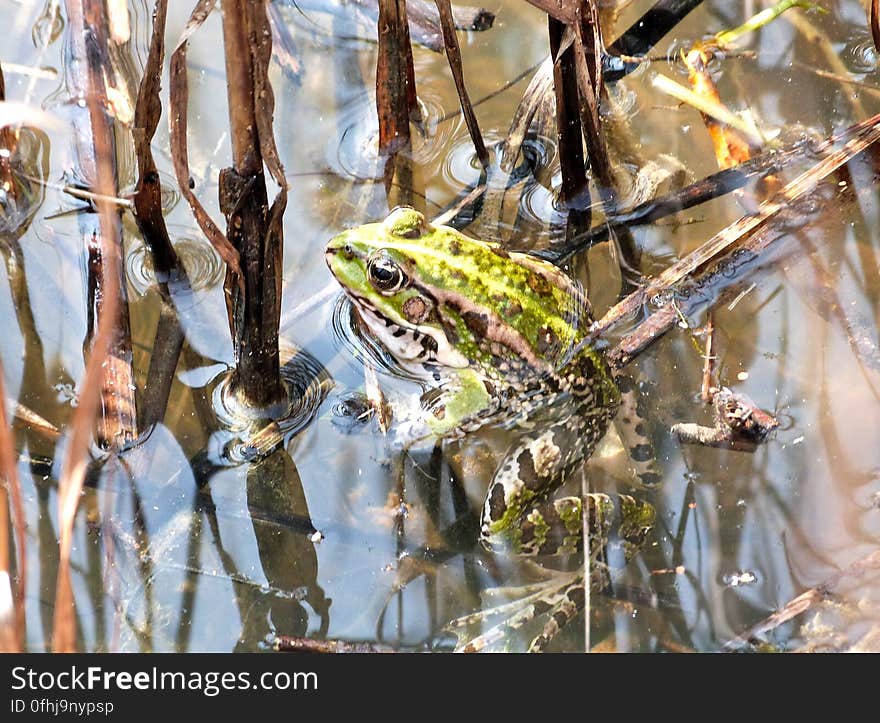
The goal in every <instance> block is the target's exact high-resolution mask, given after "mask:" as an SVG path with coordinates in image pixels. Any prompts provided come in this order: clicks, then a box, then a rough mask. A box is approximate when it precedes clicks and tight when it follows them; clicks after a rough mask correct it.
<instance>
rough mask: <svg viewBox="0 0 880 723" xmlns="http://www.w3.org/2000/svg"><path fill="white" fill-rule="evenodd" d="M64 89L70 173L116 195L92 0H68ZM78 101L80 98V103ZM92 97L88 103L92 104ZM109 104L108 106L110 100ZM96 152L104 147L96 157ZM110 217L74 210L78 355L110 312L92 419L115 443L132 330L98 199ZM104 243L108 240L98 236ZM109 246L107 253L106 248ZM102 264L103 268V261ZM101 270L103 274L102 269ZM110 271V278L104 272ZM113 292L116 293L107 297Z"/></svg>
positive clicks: (126, 418) (107, 59)
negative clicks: (80, 273)
mask: <svg viewBox="0 0 880 723" xmlns="http://www.w3.org/2000/svg"><path fill="white" fill-rule="evenodd" d="M66 7H67V18H68V25H67V43H66V53H65V65H66V67H67V74H66V80H67V87H66V90H67V93H68V95H69V96H70V98H71V101H72V102H71V103H70V104H69V106H70V108H71V111H70V112H71V113H72V114H73V128H74V138H75V166H74V168H73V169H72V172H73V175H74V177H76V178H77V179H79V180H80V181H81V182H82V183H83V184H84V185H86V186H87V187H95V188H96V190H97V191H98V193H100V194H102V195H103V196H105V197H114V198H115V197H116V196H118V193H117V180H116V139H115V131H114V128H113V118H114V116H113V113H112V108H111V103H110V100H109V97H108V90H112V86H110V85H108V82H109V80H110V79H112V78H114V77H115V76H114V73H113V72H112V68H113V63H112V54H111V52H110V43H111V42H112V41H111V39H110V35H109V27H108V24H107V23H108V20H107V17H106V14H105V12H104V6H103V4H102V3H99V2H98V1H97V0H67V3H66ZM83 101H85V103H83ZM89 103H92V104H93V105H94V106H95V107H94V108H93V107H92V105H89ZM114 107H115V106H114ZM102 154H104V155H103V156H102ZM105 163H106V164H108V165H107V168H108V169H109V171H110V176H109V183H107V184H105V185H103V186H100V185H98V184H97V177H98V167H99V166H101V165H102V164H105ZM98 207H99V208H101V207H103V208H106V209H107V210H108V212H110V213H111V216H110V217H108V219H107V220H108V221H109V222H111V223H112V233H111V235H110V236H109V237H108V238H105V236H106V234H107V233H108V231H107V229H106V228H105V227H104V224H102V225H101V226H100V227H98V225H97V224H96V223H95V219H94V214H92V213H91V212H90V211H91V208H92V207H91V206H89V207H87V208H85V209H83V210H81V211H80V212H79V213H78V214H77V218H78V223H79V228H80V234H81V238H82V241H83V244H84V246H85V248H86V250H87V254H88V270H89V285H88V286H89V288H88V296H89V298H88V331H87V334H86V340H85V344H84V347H85V349H84V352H85V354H87V355H88V354H90V353H93V351H91V348H92V347H93V346H94V343H95V341H94V340H95V337H96V335H97V331H96V327H97V326H99V325H100V324H101V321H102V317H103V315H105V314H110V315H112V317H113V318H112V320H111V325H112V327H113V329H114V335H113V338H112V340H111V349H110V356H109V358H108V359H107V360H106V362H105V363H104V365H103V366H102V370H103V371H102V381H101V385H102V390H101V404H102V408H103V413H102V415H101V416H100V418H99V420H98V429H97V440H98V443H99V444H100V445H101V446H103V447H106V448H109V449H120V448H122V447H123V446H125V445H126V444H128V443H129V442H131V441H132V440H133V439H135V438H136V437H137V412H136V404H135V397H134V389H135V384H134V373H133V371H132V367H131V364H132V348H131V333H130V328H129V319H128V298H127V294H126V288H125V285H124V284H123V283H122V282H123V280H124V278H125V271H124V268H123V265H122V256H121V254H120V253H119V247H120V245H121V243H122V217H121V213H120V210H119V208H118V207H111V206H110V205H109V204H107V203H106V199H104V200H102V201H101V202H99V203H98ZM105 241H106V242H108V243H105ZM110 245H112V246H113V247H114V251H113V254H112V255H109V256H108V254H107V250H108V246H110ZM105 266H109V268H106V269H105V268H104V267H105ZM105 272H106V273H105ZM111 275H112V276H113V284H112V285H108V284H107V279H108V278H109V277H110V276H111ZM111 295H113V296H116V297H118V298H115V299H112V300H111V299H110V298H109V297H110V296H111Z"/></svg>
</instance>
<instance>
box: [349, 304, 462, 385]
mask: <svg viewBox="0 0 880 723" xmlns="http://www.w3.org/2000/svg"><path fill="white" fill-rule="evenodd" d="M346 293H347V294H348V296H349V297H350V298H351V299H352V301H353V302H354V306H355V308H356V309H357V310H358V314H359V315H360V317H361V319H362V320H363V322H364V324H366V326H367V328H368V329H369V330H370V333H372V334H373V336H375V337H376V338H377V339H378V340H379V341H380V342H381V343H382V345H383V346H384V347H385V348H386V349H387V350H388V351H389V352H391V355H392V356H394V358H395V359H397V360H399V361H402V362H405V363H409V364H411V363H413V362H415V363H417V364H418V363H422V364H430V363H439V364H442V365H444V366H449V367H457V368H463V367H467V366H469V365H468V361H467V359H466V358H465V357H464V356H462V354H461V353H460V352H459V351H458V350H456V349H455V348H453V347H452V346H451V345H450V343H449V340H448V339H447V338H446V335H445V334H444V333H443V332H442V331H440V330H436V329H424V328H422V329H418V328H416V327H415V326H412V325H411V324H409V323H407V322H405V321H395V320H394V319H390V318H389V317H387V316H385V314H383V313H382V312H381V311H379V309H377V308H376V306H375V305H373V304H372V303H371V302H370V301H368V300H367V299H365V298H364V297H362V296H360V295H359V294H356V293H354V292H351V291H349V290H346Z"/></svg>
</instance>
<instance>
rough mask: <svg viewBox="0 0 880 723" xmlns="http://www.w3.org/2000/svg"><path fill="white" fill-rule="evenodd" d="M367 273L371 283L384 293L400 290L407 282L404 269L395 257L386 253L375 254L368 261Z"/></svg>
mask: <svg viewBox="0 0 880 723" xmlns="http://www.w3.org/2000/svg"><path fill="white" fill-rule="evenodd" d="M367 275H368V276H369V277H370V283H371V284H372V285H373V286H375V287H376V289H377V290H378V291H379V292H381V293H383V294H393V293H395V292H397V291H400V290H401V289H402V288H403V287H404V286H405V285H406V282H407V278H406V274H404V273H403V269H401V268H400V265H399V264H398V263H397V262H396V261H394V260H393V259H390V258H388V257H387V256H385V255H384V254H382V255H379V256H374V257H373V258H371V259H370V260H369V261H368V262H367Z"/></svg>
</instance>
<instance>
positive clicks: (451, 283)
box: [326, 208, 589, 377]
mask: <svg viewBox="0 0 880 723" xmlns="http://www.w3.org/2000/svg"><path fill="white" fill-rule="evenodd" d="M326 259H327V264H328V265H329V267H330V271H331V272H332V273H333V275H334V276H335V277H336V279H337V280H338V281H339V283H340V284H341V286H342V288H343V289H344V290H345V293H346V294H347V295H348V296H349V297H350V298H351V300H352V301H353V302H354V304H355V306H356V307H357V309H358V311H359V312H360V315H361V317H362V319H363V320H364V322H365V323H366V324H367V326H368V327H369V328H370V330H371V331H372V333H373V334H374V335H375V336H376V337H377V338H378V339H379V341H380V342H381V343H382V344H383V345H384V346H385V347H386V348H387V349H388V351H389V352H390V353H391V354H392V355H393V356H394V357H395V358H396V359H398V360H399V361H400V362H403V363H407V364H412V363H413V362H434V363H438V364H441V365H443V366H447V367H453V368H463V367H468V366H469V367H471V368H477V369H479V370H481V371H483V372H485V373H486V374H488V375H489V376H495V377H497V376H502V377H504V376H510V375H512V374H514V373H516V372H518V371H523V370H524V369H525V368H526V367H528V368H530V369H531V371H532V372H535V371H541V372H546V371H547V370H548V369H551V368H552V367H553V366H554V365H555V362H556V361H557V358H558V357H559V356H560V355H561V354H562V353H563V352H564V350H565V349H570V348H571V346H572V343H573V342H574V340H575V338H576V337H577V335H578V330H579V328H580V327H581V326H583V323H584V322H585V321H586V322H589V313H588V307H587V303H586V300H585V297H584V296H583V294H582V292H581V291H580V287H578V286H577V285H576V284H574V283H573V282H571V281H570V280H569V279H568V277H566V276H565V274H563V273H562V272H560V271H559V270H558V269H556V267H554V266H552V265H551V264H549V263H546V262H544V261H540V260H538V259H534V258H532V257H529V256H526V255H525V254H517V253H508V252H506V251H504V250H503V249H502V248H501V247H499V246H498V245H497V244H491V243H485V242H482V241H478V240H476V239H472V238H470V237H468V236H465V235H464V234H462V233H460V232H459V231H456V230H455V229H452V228H447V227H444V226H433V225H431V224H430V223H428V221H427V220H426V219H425V217H424V215H422V214H421V213H420V212H418V211H416V210H414V209H412V208H397V209H395V210H394V211H392V212H391V214H390V215H389V216H388V217H387V218H386V219H385V220H384V221H382V222H381V223H371V224H366V225H364V226H359V227H357V228H353V229H350V230H348V231H345V232H343V233H341V234H339V235H338V236H335V237H334V238H333V239H331V240H330V242H329V243H328V244H327V248H326Z"/></svg>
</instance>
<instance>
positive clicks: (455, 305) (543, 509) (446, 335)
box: [326, 208, 654, 650]
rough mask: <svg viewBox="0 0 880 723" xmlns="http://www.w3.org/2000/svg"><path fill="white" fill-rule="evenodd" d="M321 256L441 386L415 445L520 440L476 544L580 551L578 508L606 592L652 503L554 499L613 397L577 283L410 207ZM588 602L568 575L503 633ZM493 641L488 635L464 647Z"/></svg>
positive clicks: (489, 501) (522, 550)
mask: <svg viewBox="0 0 880 723" xmlns="http://www.w3.org/2000/svg"><path fill="white" fill-rule="evenodd" d="M326 258H327V263H328V265H329V267H330V270H331V271H332V273H333V275H334V276H335V277H336V279H337V280H338V281H339V283H340V284H341V285H342V287H343V289H344V290H345V293H346V294H347V295H348V296H349V297H350V298H351V300H352V302H353V303H354V305H355V306H356V308H357V310H358V312H359V314H360V316H361V318H362V320H363V321H364V323H365V324H366V325H367V327H368V328H369V329H370V331H371V332H372V333H373V334H374V335H375V336H376V337H377V338H378V339H379V341H380V342H381V343H382V344H383V345H384V346H385V347H386V348H387V350H388V351H389V352H390V353H391V354H392V355H393V356H394V358H395V359H396V360H397V361H398V362H399V363H400V364H401V365H402V366H403V367H405V368H406V369H408V370H410V371H412V372H415V373H417V374H420V375H421V376H422V377H424V378H426V379H427V380H429V381H430V382H431V383H432V384H433V385H434V386H436V387H439V389H440V393H439V394H437V395H435V397H434V401H432V402H431V403H430V404H429V405H428V406H427V408H426V409H425V410H424V414H423V415H422V417H423V418H421V419H420V420H418V422H417V423H416V424H415V425H414V426H413V427H412V428H410V429H409V430H408V432H407V435H408V436H409V438H410V439H415V438H417V437H419V436H422V437H424V436H435V437H444V438H455V437H461V436H462V435H464V434H465V433H467V432H470V431H473V430H476V429H478V428H480V427H482V426H483V425H487V424H492V425H496V426H499V427H502V428H504V429H509V430H512V432H513V434H514V435H515V437H514V441H513V442H512V444H511V446H510V448H509V449H508V451H507V453H506V454H505V455H504V457H503V459H502V460H501V462H500V464H499V466H498V468H497V470H496V471H495V474H494V476H493V478H492V480H491V483H490V484H489V489H488V493H487V495H486V500H485V504H484V507H483V511H482V516H481V522H480V537H481V541H482V543H483V545H484V546H485V547H487V548H489V549H490V550H493V551H507V552H509V553H512V554H516V555H523V556H536V555H565V554H571V553H574V552H577V551H578V550H581V549H582V546H583V527H584V526H583V519H582V515H583V513H584V510H585V509H586V510H587V511H588V514H589V516H590V517H589V520H588V521H589V529H590V531H591V540H590V543H591V544H590V546H589V549H590V551H591V553H592V566H591V570H592V572H591V578H592V579H591V588H592V589H599V588H602V587H604V585H605V584H606V583H607V581H608V568H607V566H606V565H605V564H604V562H603V559H606V558H607V557H609V556H613V552H612V553H610V554H609V550H610V549H612V548H614V549H616V550H618V551H620V552H622V553H623V555H622V559H628V558H629V557H631V555H632V554H633V553H634V552H635V551H636V550H638V548H639V547H640V546H641V544H642V542H643V541H644V539H645V537H646V536H647V534H648V532H649V531H650V529H651V528H652V525H653V521H654V510H653V508H652V507H651V506H650V505H649V504H647V503H645V502H641V501H638V500H636V499H634V498H633V497H631V496H627V495H619V496H618V497H616V498H614V499H612V498H611V497H609V496H608V495H604V494H590V495H586V496H585V497H580V496H561V497H560V496H554V492H556V490H557V489H558V488H559V487H560V486H561V485H563V483H564V482H565V481H566V479H567V478H568V477H569V476H570V475H571V474H572V473H573V472H574V471H576V469H577V468H578V466H579V465H581V464H582V463H583V461H584V459H585V458H586V457H588V456H589V455H590V454H591V453H592V451H593V449H594V448H595V446H596V444H597V442H599V440H600V439H601V438H602V436H603V435H604V434H605V431H606V429H607V428H608V425H609V423H610V421H611V420H612V418H613V417H614V416H615V413H616V412H617V410H618V407H619V405H620V399H621V393H620V389H619V387H618V384H617V382H616V380H615V377H614V375H613V373H612V371H611V369H610V368H609V367H608V366H607V364H606V363H605V362H604V360H603V358H602V356H601V355H600V354H599V353H598V352H597V351H596V350H594V349H592V348H591V347H590V346H588V345H586V344H583V343H582V342H583V341H584V339H585V337H586V334H587V331H588V328H589V326H590V324H591V322H592V318H591V314H590V306H589V302H588V300H587V298H586V296H585V294H584V292H583V291H582V289H581V287H580V286H579V285H578V284H577V283H576V282H574V281H573V280H571V279H569V278H568V277H567V276H566V275H565V274H564V273H562V272H561V271H560V270H559V269H557V268H556V267H555V266H553V265H552V264H550V263H547V262H545V261H541V260H538V259H536V258H534V257H531V256H528V255H526V254H521V253H514V252H507V251H505V250H503V249H502V248H500V247H499V246H498V245H496V244H490V243H484V242H482V241H477V240H474V239H472V238H469V237H467V236H465V235H463V234H462V233H460V232H458V231H456V230H454V229H451V228H446V227H443V226H432V225H430V224H429V223H428V222H427V221H426V219H425V217H424V216H423V215H422V214H421V213H419V212H418V211H415V210H413V209H411V208H398V209H395V210H394V211H393V212H392V213H391V214H390V215H389V216H388V218H387V219H385V221H384V222H382V223H375V224H367V225H364V226H361V227H359V228H355V229H351V230H349V231H346V232H344V233H341V234H339V235H338V236H336V237H335V238H333V239H332V240H331V241H330V242H329V244H328V245H327V249H326ZM609 545H610V546H611V547H609ZM584 597H585V596H584V589H583V577H582V576H581V577H578V576H577V574H576V573H574V574H569V575H568V576H567V578H566V579H565V581H564V582H563V583H562V584H556V585H555V586H553V585H547V586H543V587H542V589H541V590H539V591H538V592H536V593H532V594H531V595H530V596H528V597H525V598H523V599H522V600H521V601H520V605H519V607H518V611H519V612H518V613H517V614H516V615H513V616H512V617H510V618H508V620H507V621H506V622H505V624H503V625H501V626H499V627H498V628H497V631H502V630H505V629H506V630H510V629H513V628H517V627H520V625H522V624H524V623H525V622H527V621H528V620H530V619H532V618H533V617H535V616H536V615H544V616H545V617H546V619H547V622H546V625H545V627H544V630H543V631H542V632H541V633H540V634H539V635H538V636H537V637H536V638H535V639H534V640H533V641H532V644H531V649H533V650H540V649H543V648H544V647H545V646H546V644H547V643H548V642H549V641H550V639H552V637H553V635H554V634H555V633H556V632H557V631H558V629H559V627H561V626H562V625H564V624H565V623H566V622H567V621H568V620H569V619H570V618H571V617H573V616H574V615H575V614H576V613H577V612H579V611H580V610H581V609H582V608H583V606H584ZM463 620H464V619H463ZM497 631H496V632H497ZM489 642H491V636H489V637H488V638H487V637H486V636H485V635H484V636H481V637H480V638H478V639H476V640H474V641H471V642H470V643H468V644H467V645H465V646H464V649H465V650H476V649H480V648H481V647H483V646H484V645H486V644H488V643H489Z"/></svg>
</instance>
